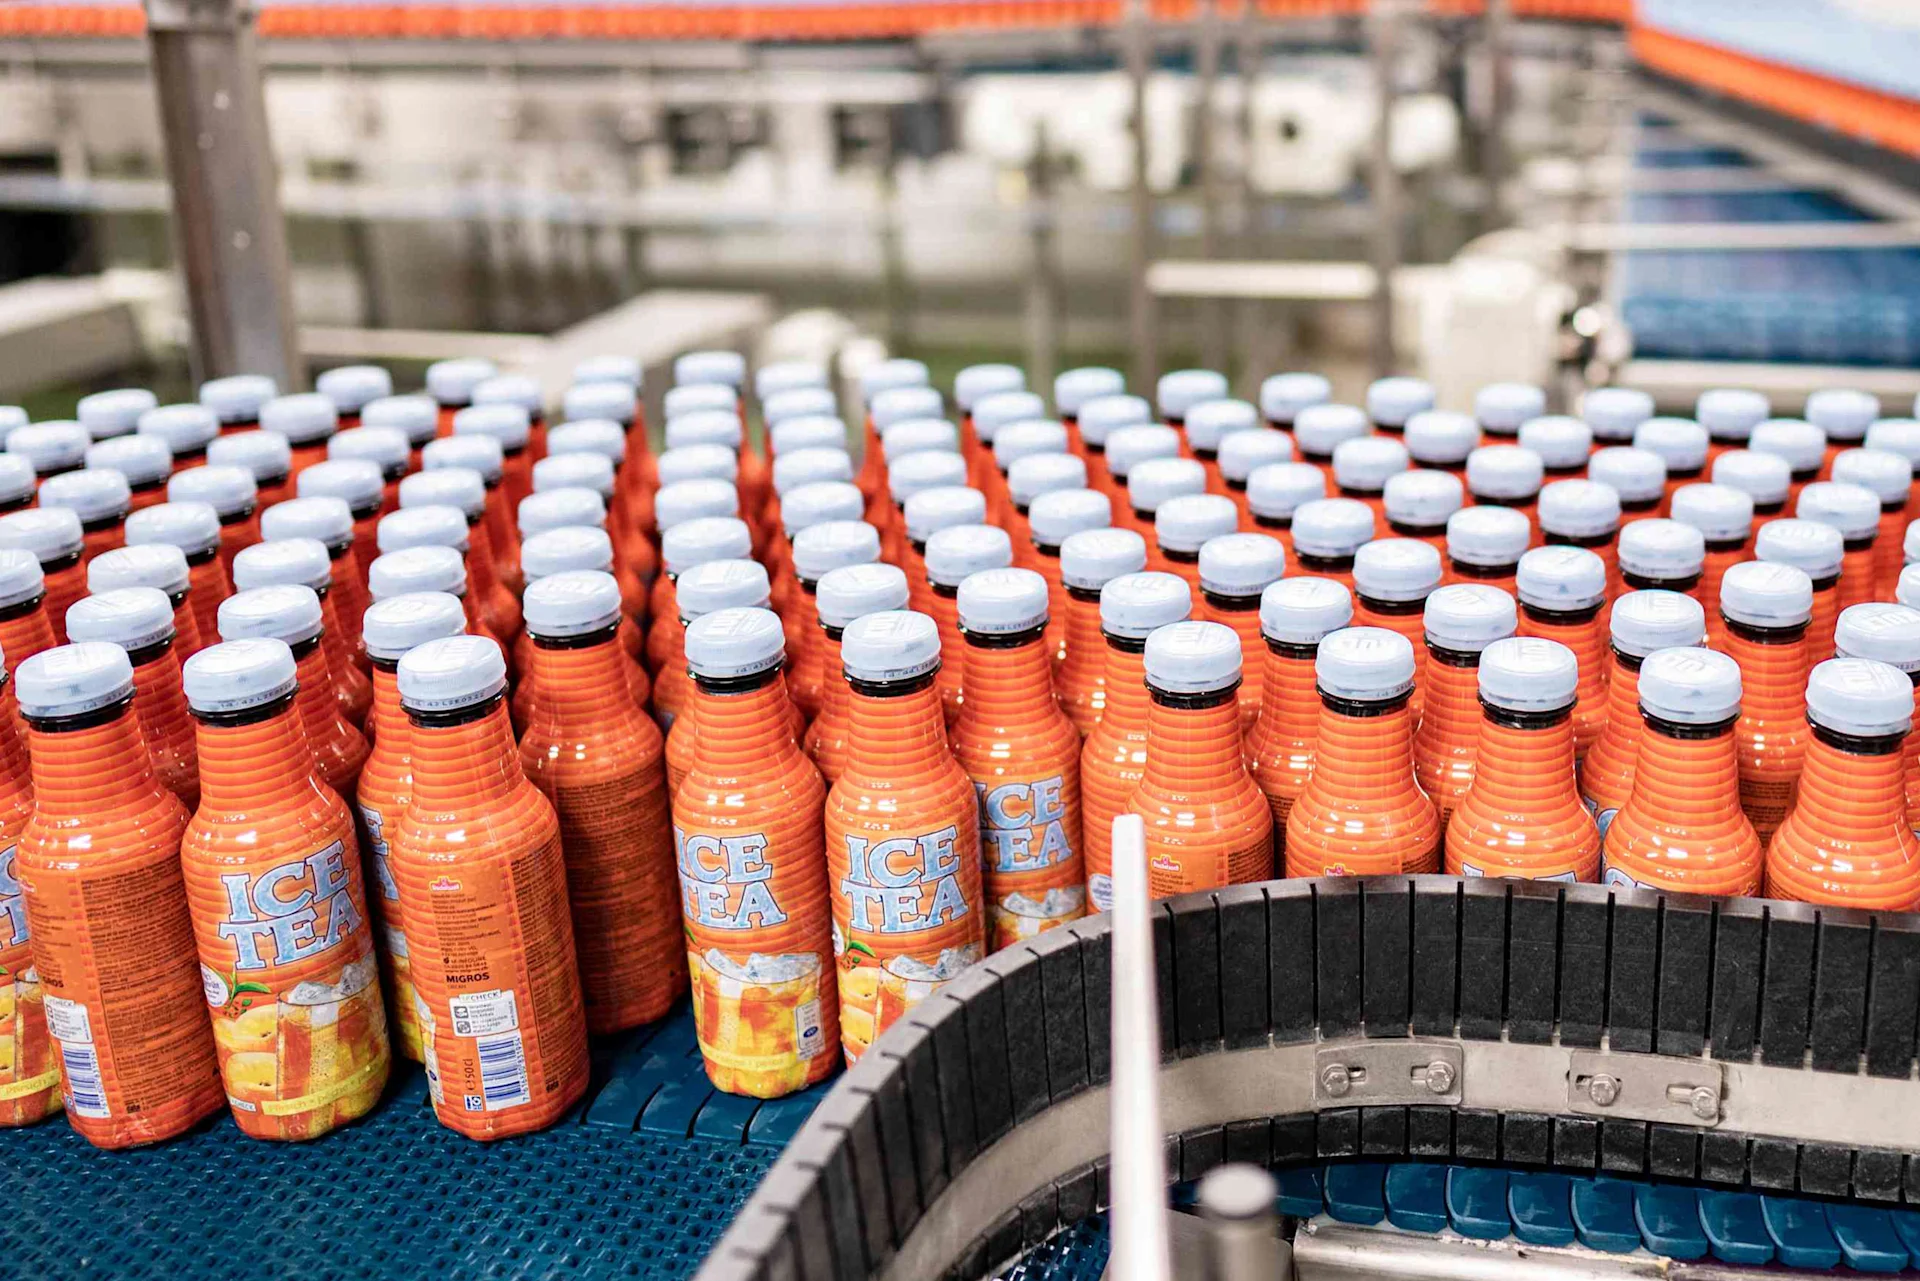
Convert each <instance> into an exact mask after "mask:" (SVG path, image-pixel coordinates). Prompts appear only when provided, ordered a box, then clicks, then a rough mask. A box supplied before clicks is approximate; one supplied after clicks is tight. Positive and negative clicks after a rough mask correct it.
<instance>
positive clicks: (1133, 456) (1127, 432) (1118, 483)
mask: <svg viewBox="0 0 1920 1281" xmlns="http://www.w3.org/2000/svg"><path fill="white" fill-rule="evenodd" d="M1106 449H1107V453H1106V462H1107V475H1108V478H1109V481H1110V483H1111V484H1112V486H1113V492H1112V497H1113V500H1114V502H1113V523H1114V525H1115V526H1116V527H1118V528H1121V529H1131V530H1132V531H1133V532H1134V533H1136V534H1138V535H1140V536H1141V537H1142V538H1147V539H1151V538H1152V534H1153V526H1152V521H1151V520H1147V521H1142V520H1141V519H1140V518H1139V517H1138V516H1136V515H1134V501H1135V500H1134V495H1133V493H1132V486H1131V482H1132V478H1133V469H1134V468H1136V467H1138V466H1140V465H1141V464H1142V463H1146V462H1150V461H1151V460H1153V459H1156V458H1178V457H1179V456H1180V434H1179V433H1178V432H1176V431H1174V430H1173V428H1171V427H1159V426H1151V427H1149V426H1137V427H1121V428H1118V429H1116V430H1114V431H1113V432H1111V433H1110V434H1109V435H1108V436H1107V439H1106ZM1175 474H1176V475H1179V476H1182V477H1185V476H1189V475H1190V474H1191V473H1189V472H1187V471H1186V470H1185V469H1182V468H1176V469H1175ZM1182 484H1183V485H1184V488H1176V489H1175V490H1174V491H1173V492H1174V493H1198V492H1199V490H1197V489H1195V488H1193V487H1192V482H1191V480H1187V481H1184V482H1182ZM1200 485H1201V487H1202V488H1204V487H1205V485H1206V473H1205V471H1204V469H1203V470H1202V471H1201V472H1200ZM989 510H991V508H989Z"/></svg>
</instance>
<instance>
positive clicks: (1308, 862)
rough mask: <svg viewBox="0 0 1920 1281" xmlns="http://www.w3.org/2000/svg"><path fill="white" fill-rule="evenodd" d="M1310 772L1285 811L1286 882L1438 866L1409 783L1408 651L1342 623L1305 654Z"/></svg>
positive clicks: (1400, 643)
mask: <svg viewBox="0 0 1920 1281" xmlns="http://www.w3.org/2000/svg"><path fill="white" fill-rule="evenodd" d="M1314 682H1315V688H1316V689H1317V690H1318V692H1319V697H1320V720H1319V727H1318V730H1317V732H1316V737H1315V740H1314V764H1313V776H1312V777H1311V778H1309V779H1308V780H1307V786H1306V790H1304V791H1303V792H1301V794H1300V797H1299V799H1298V800H1296V801H1295V802H1294V804H1293V810H1292V812H1290V813H1289V814H1288V815H1287V862H1286V870H1285V875H1287V876H1369V875H1377V874H1380V873H1393V872H1435V871H1438V870H1439V869H1440V844H1441V842H1440V814H1439V811H1438V810H1436V809H1435V808H1434V804H1433V802H1432V801H1431V800H1430V799H1428V797H1427V794H1426V793H1425V792H1423V791H1421V790H1420V785H1419V784H1418V783H1416V782H1415V781H1414V778H1413V717H1412V715H1411V714H1410V713H1409V712H1408V710H1407V700H1408V698H1409V697H1410V696H1411V695H1412V693H1413V646H1412V645H1411V644H1409V643H1408V642H1407V638H1406V637H1404V636H1402V635H1400V634H1399V633H1398V632H1389V631H1386V630H1383V629H1382V628H1378V627H1349V628H1347V629H1346V630H1344V631H1340V632H1335V633H1334V634H1333V635H1331V636H1329V637H1327V638H1326V639H1325V640H1324V641H1322V642H1321V643H1320V652H1319V653H1318V654H1317V655H1316V656H1315V658H1314Z"/></svg>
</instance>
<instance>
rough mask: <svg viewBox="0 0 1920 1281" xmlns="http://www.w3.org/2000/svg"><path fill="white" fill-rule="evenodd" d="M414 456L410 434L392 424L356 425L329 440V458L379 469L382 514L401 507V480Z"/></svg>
mask: <svg viewBox="0 0 1920 1281" xmlns="http://www.w3.org/2000/svg"><path fill="white" fill-rule="evenodd" d="M412 456H413V447H412V444H411V442H410V441H408V439H407V434H406V433H405V432H403V431H400V430H399V429H397V428H393V427H355V428H352V429H351V430H348V431H343V432H341V433H340V434H339V435H337V436H335V437H334V438H333V439H332V440H329V441H328V442H327V458H328V459H329V460H337V459H351V458H357V459H361V460H364V461H366V462H370V463H372V464H373V465H374V466H376V467H378V468H379V469H380V479H381V481H382V482H383V483H382V485H381V490H380V514H381V515H382V516H385V515H388V514H389V513H392V512H395V511H398V510H399V509H400V481H401V480H402V479H403V478H404V477H405V476H406V474H407V464H408V461H409V460H410V459H411V458H412Z"/></svg>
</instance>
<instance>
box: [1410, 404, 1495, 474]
mask: <svg viewBox="0 0 1920 1281" xmlns="http://www.w3.org/2000/svg"><path fill="white" fill-rule="evenodd" d="M1404 439H1405V440H1406V444H1407V452H1408V453H1409V454H1411V455H1412V456H1413V461H1414V462H1416V463H1419V464H1420V465H1421V466H1422V467H1458V466H1459V465H1460V464H1461V463H1464V462H1466V461H1467V457H1468V455H1470V454H1472V453H1473V451H1474V449H1475V448H1476V447H1478V445H1479V444H1480V425H1479V424H1478V423H1476V422H1474V421H1473V419H1472V417H1470V416H1469V415H1467V414H1457V413H1454V412H1452V411H1451V410H1445V409H1429V410H1427V411H1426V412H1425V413H1421V414H1415V415H1414V416H1413V417H1412V418H1410V419H1408V420H1407V430H1406V435H1405V437H1404Z"/></svg>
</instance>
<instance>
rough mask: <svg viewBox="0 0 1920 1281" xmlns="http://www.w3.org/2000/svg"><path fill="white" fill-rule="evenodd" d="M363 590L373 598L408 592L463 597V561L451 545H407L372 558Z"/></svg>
mask: <svg viewBox="0 0 1920 1281" xmlns="http://www.w3.org/2000/svg"><path fill="white" fill-rule="evenodd" d="M367 591H368V593H369V594H371V595H372V597H373V598H374V599H375V600H386V599H388V598H389V597H392V596H404V595H406V594H407V593H409V592H445V593H446V594H447V595H449V596H458V597H461V598H463V599H464V598H465V597H466V594H467V563H466V562H465V561H463V560H461V559H460V553H459V552H457V551H455V550H454V549H453V548H451V547H409V548H407V549H406V550H405V551H398V552H388V553H387V554H386V555H385V556H376V557H374V558H373V564H371V565H369V566H368V567H367Z"/></svg>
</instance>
